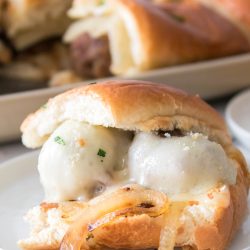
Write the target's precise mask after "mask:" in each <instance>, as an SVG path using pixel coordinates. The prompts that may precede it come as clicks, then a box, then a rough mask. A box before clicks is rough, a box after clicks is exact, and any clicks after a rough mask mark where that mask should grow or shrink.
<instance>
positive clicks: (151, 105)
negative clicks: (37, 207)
mask: <svg viewBox="0 0 250 250" xmlns="http://www.w3.org/2000/svg"><path fill="white" fill-rule="evenodd" d="M68 119H72V120H78V121H83V122H87V123H90V124H93V125H102V126H105V127H114V128H119V129H124V130H131V131H155V130H160V129H161V130H174V129H180V130H182V131H186V132H191V131H192V132H201V133H203V134H205V135H207V136H208V137H209V138H211V139H212V140H215V141H217V142H219V143H220V144H222V145H224V146H226V145H230V144H231V139H230V136H229V135H228V132H227V129H226V125H225V123H224V121H223V119H222V117H221V116H220V115H219V114H218V113H217V112H216V111H215V110H214V109H213V108H211V107H210V106H209V105H207V104H206V103H205V102H204V101H202V100H201V99H200V98H199V97H198V96H191V95H188V94H186V93H185V92H182V91H180V90H177V89H174V88H171V87H168V86H166V85H163V84H154V83H151V82H143V81H136V80H124V81H118V80H114V81H107V82H102V83H97V84H93V85H88V86H83V87H80V88H76V89H73V90H70V91H67V92H65V93H63V94H61V95H58V96H56V97H55V98H53V99H51V100H49V102H48V103H47V104H46V105H45V106H43V107H42V108H40V109H39V110H38V111H36V112H35V113H34V114H31V115H29V116H28V117H27V118H26V119H25V121H24V122H23V124H22V125H21V131H22V133H23V136H22V139H23V143H24V144H25V145H26V146H27V147H31V148H36V147H39V146H41V145H42V144H43V143H44V142H45V141H46V140H47V138H48V136H49V135H50V134H51V133H52V132H53V131H54V130H55V129H56V128H57V127H58V126H59V125H60V124H61V123H62V122H63V121H65V120H68Z"/></svg>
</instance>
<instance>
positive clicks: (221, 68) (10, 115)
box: [0, 53, 250, 143]
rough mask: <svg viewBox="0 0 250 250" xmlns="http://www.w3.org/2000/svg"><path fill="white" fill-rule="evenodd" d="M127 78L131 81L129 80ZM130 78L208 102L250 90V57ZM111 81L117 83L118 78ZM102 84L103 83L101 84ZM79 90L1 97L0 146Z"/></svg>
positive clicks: (43, 90) (59, 89) (33, 92)
mask: <svg viewBox="0 0 250 250" xmlns="http://www.w3.org/2000/svg"><path fill="white" fill-rule="evenodd" d="M120 78H121V77H120ZM123 78H125V77H123ZM126 78H127V79H129V77H126ZM130 78H133V79H138V80H149V81H154V82H161V83H166V84H170V85H172V86H174V87H177V88H181V89H184V90H186V91H187V92H189V93H192V94H199V95H200V96H201V97H203V98H206V99H208V98H213V97H218V96H221V95H225V94H229V93H232V92H234V91H237V90H240V89H242V88H244V87H246V86H250V53H248V54H244V55H238V56H232V57H227V58H223V59H217V60H210V61H204V62H198V63H191V64H185V65H179V66H173V67H168V68H162V69H158V70H153V71H148V72H145V73H142V74H138V75H136V76H133V77H130ZM109 79H115V77H113V78H109ZM101 80H103V79H99V80H98V81H101ZM94 81H95V80H91V81H90V82H94ZM87 83H88V82H85V83H83V84H87ZM77 86H80V85H79V84H76V85H69V86H64V87H57V88H50V89H41V90H34V91H27V92H21V93H16V94H10V95H3V96H0V117H1V122H0V143H1V142H4V141H9V140H13V139H17V138H18V137H19V136H20V131H19V126H20V124H21V122H22V120H23V119H24V117H26V116H27V114H29V113H30V112H33V111H35V110H36V109H37V108H38V107H40V106H41V105H42V104H44V103H45V102H46V101H47V100H48V98H50V97H52V96H54V95H56V94H58V93H61V92H63V91H65V90H67V89H69V88H72V87H77Z"/></svg>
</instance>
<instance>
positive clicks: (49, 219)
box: [19, 80, 249, 250]
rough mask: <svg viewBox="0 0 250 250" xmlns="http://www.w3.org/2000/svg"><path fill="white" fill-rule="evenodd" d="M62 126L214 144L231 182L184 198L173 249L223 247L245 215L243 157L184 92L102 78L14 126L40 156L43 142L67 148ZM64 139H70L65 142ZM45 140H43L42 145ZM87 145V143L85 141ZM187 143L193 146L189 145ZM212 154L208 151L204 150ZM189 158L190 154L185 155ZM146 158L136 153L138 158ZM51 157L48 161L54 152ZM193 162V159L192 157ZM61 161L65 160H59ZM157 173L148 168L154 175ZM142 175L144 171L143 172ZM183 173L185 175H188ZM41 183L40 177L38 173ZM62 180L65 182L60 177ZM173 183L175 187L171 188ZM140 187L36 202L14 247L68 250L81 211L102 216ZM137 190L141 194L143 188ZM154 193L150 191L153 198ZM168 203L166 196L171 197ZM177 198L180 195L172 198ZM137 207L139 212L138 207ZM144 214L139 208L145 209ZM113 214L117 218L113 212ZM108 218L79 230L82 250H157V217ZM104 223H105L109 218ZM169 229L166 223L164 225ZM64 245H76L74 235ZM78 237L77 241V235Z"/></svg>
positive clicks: (210, 112) (211, 113) (208, 111)
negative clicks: (77, 198) (231, 176)
mask: <svg viewBox="0 0 250 250" xmlns="http://www.w3.org/2000/svg"><path fill="white" fill-rule="evenodd" d="M67 121H71V122H73V123H77V124H80V123H84V124H85V125H84V126H94V127H96V128H98V126H101V127H102V129H104V128H105V129H109V130H110V129H115V130H116V129H118V130H124V131H127V132H129V131H130V133H132V134H134V135H135V137H136V136H137V135H138V134H140V133H145V134H150V135H152V136H154V137H155V136H156V135H157V134H158V136H161V137H159V138H162V140H171V138H175V140H178V138H183V136H184V137H185V136H189V135H190V133H191V136H192V134H193V133H194V134H195V133H199V135H200V136H202V138H204V140H206V141H207V143H215V144H216V145H217V147H220V148H221V150H222V151H223V152H224V153H223V154H225V157H226V159H227V161H228V162H230V164H232V165H231V166H233V168H234V169H235V171H236V172H235V173H236V176H235V178H236V179H235V182H234V184H233V183H231V184H230V183H226V182H223V181H222V183H218V186H215V187H214V188H212V189H211V190H209V191H208V192H205V193H201V194H200V195H198V196H195V195H193V194H191V193H189V196H188V197H189V198H188V203H187V205H186V206H185V208H184V209H183V211H182V213H181V216H180V218H179V222H180V224H179V226H177V225H176V227H177V229H178V230H177V231H176V232H177V233H176V235H175V236H176V237H175V246H179V247H188V249H198V250H205V249H213V250H223V249H226V247H227V246H228V245H229V244H230V242H231V239H232V238H233V236H234V235H235V233H236V231H237V230H238V228H239V226H240V225H241V223H242V220H243V219H244V215H245V214H246V209H247V194H248V189H249V172H248V170H247V166H246V162H245V160H244V157H243V155H242V154H241V153H240V152H239V151H238V150H237V149H236V148H235V147H234V146H233V144H232V140H231V137H230V135H229V133H228V131H227V127H226V124H225V122H224V120H223V118H222V117H221V116H220V115H219V114H218V113H217V112H216V111H215V110H214V109H213V108H211V107H210V106H209V105H207V104H206V103H205V102H203V101H202V100H201V99H200V98H199V97H198V96H191V95H188V94H186V93H185V92H183V91H181V90H177V89H174V88H171V87H168V86H166V85H162V84H154V83H151V82H142V81H136V80H133V81H126V80H124V81H107V82H103V83H97V84H92V85H88V86H85V87H80V88H77V89H74V90H71V91H68V92H65V93H64V94H61V95H59V96H57V97H55V98H53V99H51V100H50V101H49V102H48V103H47V104H46V105H45V106H44V107H43V108H41V109H39V110H38V111H37V112H35V113H34V114H31V115H30V116H28V117H27V118H26V120H25V121H24V122H23V124H22V126H21V131H22V133H23V136H22V139H23V143H24V144H25V145H26V146H28V147H31V148H36V147H40V146H42V145H43V144H44V146H43V149H42V152H45V150H48V149H49V148H47V149H46V147H48V145H52V146H53V145H55V147H57V150H66V147H70V148H71V147H72V145H73V146H74V145H75V143H73V141H74V136H75V135H76V133H74V136H73V134H72V136H73V137H72V136H70V137H69V135H70V134H69V133H68V132H69V131H68V130H69V128H67V131H68V132H67V137H64V135H63V134H62V133H63V132H65V133H66V131H65V129H66V127H64V128H63V127H62V126H65V125H63V124H65V122H67ZM58 128H59V129H60V131H61V134H59V135H60V136H61V137H60V138H59V139H60V140H61V141H60V144H59V145H58V143H55V142H54V143H52V141H53V140H54V139H53V136H54V135H55V134H56V133H55V134H53V133H54V132H55V131H59V130H58ZM85 128H87V127H85ZM110 131H111V130H110ZM51 135H52V137H51ZM162 136H163V137H162ZM135 137H134V138H135ZM48 138H49V139H48ZM66 138H70V143H69V141H68V139H66ZM77 138H78V137H77ZM77 138H76V139H77ZM155 138H156V137H155ZM163 138H164V139H163ZM63 139H65V141H64V140H63ZM48 140H49V141H50V142H49V143H47V141H48ZM72 140H73V141H72ZM83 140H84V141H85V144H82V143H81V145H82V146H83V147H85V146H86V147H87V145H88V141H87V139H86V138H83ZM133 140H134V139H133ZM159 140H160V139H159ZM93 141H94V140H91V143H92V142H93ZM100 141H101V138H99V137H98V143H99V142H100ZM137 142H138V141H137ZM170 142H171V141H170ZM132 143H133V142H132ZM144 143H146V142H144ZM67 144H68V146H67ZM144 145H146V144H144ZM192 145H193V146H192V147H195V144H192ZM74 147H75V146H74ZM118 148H120V147H119V146H117V150H118ZM132 149H133V148H132V147H131V148H130V153H133V152H131V150H132ZM51 150H52V148H50V150H49V151H47V152H56V151H51ZM154 150H156V148H154ZM154 150H151V151H148V154H149V153H150V154H151V153H153V152H154ZM157 150H158V149H157ZM183 150H184V151H185V150H186V149H183ZM62 152H64V151H62ZM65 152H66V151H65ZM70 152H71V153H72V152H73V151H72V150H71V149H70V151H67V154H69V153H70ZM212 152H213V151H210V153H212ZM216 152H217V151H216ZM167 153H168V152H166V154H167ZM191 153H192V151H190V154H191ZM206 153H207V152H206ZM217 153H218V154H220V153H219V152H217ZM148 154H146V155H145V154H144V158H145V157H147V156H148ZM181 154H182V153H180V155H179V156H181ZM212 154H213V153H212ZM142 156H143V155H142ZM53 157H55V155H54V154H53ZM63 157H64V156H63ZM72 157H73V155H72ZM86 157H87V156H86ZM215 157H216V156H215ZM195 158H197V159H198V158H199V157H198V155H197V157H195ZM53 159H55V158H53ZM70 159H71V158H70ZM40 161H41V159H40ZM63 162H66V161H64V159H63ZM55 164H57V163H56V162H54V165H53V166H51V167H52V168H55ZM208 164H209V163H208ZM59 166H60V168H59V169H60V171H66V170H65V168H66V169H67V166H65V165H62V164H59ZM130 167H131V166H130ZM138 167H139V166H138ZM201 167H202V166H201ZM216 168H220V166H217V165H216V166H215V165H213V166H211V169H216ZM69 169H70V170H69ZM69 169H68V170H67V171H74V170H73V169H74V167H73V165H71V167H70V168H69ZM174 169H175V170H176V171H178V170H177V169H178V167H177V166H174ZM135 170H136V169H134V171H135ZM40 171H41V169H40ZM51 171H52V169H51ZM53 171H54V170H53ZM157 171H159V170H157ZM157 171H156V170H155V173H156V172H157ZM146 172H147V169H146V168H145V174H146ZM40 173H42V172H40ZM86 173H87V172H86ZM51 174H52V172H51ZM158 174H159V175H160V176H161V174H162V176H163V174H164V173H163V171H162V172H161V174H160V173H158ZM189 174H190V177H191V176H192V171H191V172H190V173H189ZM227 174H228V172H227V173H225V176H226V175H227ZM151 175H154V173H152V174H151ZM43 178H45V177H44V175H43ZM64 182H65V184H66V182H67V180H64ZM75 183H78V182H75ZM43 184H44V183H43ZM179 184H180V183H178V182H176V185H177V186H178V185H179ZM76 185H78V184H76ZM221 185H222V186H221ZM149 187H150V186H149ZM141 188H142V187H140V188H137V187H134V186H131V187H130V188H122V189H119V188H118V189H117V190H118V191H111V192H110V193H105V192H104V193H102V194H100V195H99V196H98V197H96V198H94V199H92V200H90V201H89V202H86V201H85V202H83V201H82V202H80V201H78V202H77V201H65V202H59V203H58V202H55V203H49V202H46V203H42V204H41V205H40V206H37V207H35V208H33V209H31V210H30V212H29V213H28V215H27V219H28V221H29V222H30V223H31V224H32V229H31V234H30V237H29V238H28V239H26V240H22V241H20V242H19V245H20V246H21V248H22V249H59V248H60V245H61V247H62V246H63V248H61V249H69V248H67V247H66V248H64V247H65V244H64V243H65V241H66V240H67V239H69V238H70V237H71V236H72V232H73V235H74V230H77V229H76V228H77V225H78V224H77V223H78V221H81V220H82V219H84V216H86V215H85V213H87V211H89V210H88V209H87V208H88V207H89V209H92V210H93V212H94V213H95V212H96V213H98V209H103V210H104V211H105V207H106V206H109V204H110V203H112V202H114V201H116V200H117V199H118V197H122V196H119V195H123V193H124V195H125V196H126V195H127V194H128V193H129V192H132V193H133V192H135V194H136V193H137V192H138V197H140V194H141V190H143V189H141ZM115 190H116V188H115ZM149 190H150V189H149ZM151 191H152V190H151ZM151 191H150V192H151ZM143 192H144V191H143ZM145 192H148V191H147V190H145ZM152 192H154V191H152ZM112 195H113V196H112ZM158 195H159V194H155V196H158ZM116 198H117V199H116ZM168 198H169V199H170V200H171V199H172V200H173V199H174V198H173V196H171V195H169V197H168ZM179 199H180V200H181V199H182V198H180V197H179ZM143 206H145V207H147V206H146V205H145V203H144V205H143ZM148 208H149V207H148ZM145 209H146V210H147V208H145ZM101 211H102V210H101ZM100 213H101V212H100ZM117 213H118V214H119V212H117ZM111 214H112V213H111ZM111 214H109V215H105V214H103V215H102V216H104V217H102V216H100V217H98V219H97V221H96V220H95V219H93V220H91V219H90V220H91V222H89V223H90V224H87V225H88V227H87V229H86V230H87V231H88V232H89V234H88V237H86V235H85V234H84V235H79V236H80V238H81V237H86V242H85V243H84V244H85V247H86V244H88V243H90V244H91V242H92V243H93V241H90V242H89V240H90V239H92V240H94V243H95V244H96V245H95V246H98V247H100V248H105V247H108V248H112V249H124V248H125V249H148V248H158V247H159V240H160V234H161V232H162V228H163V227H164V221H165V219H164V217H163V215H158V216H150V214H148V213H147V212H145V213H141V214H133V213H132V214H126V215H124V216H122V215H120V216H117V217H116V216H115V217H112V216H111ZM167 214H168V212H167ZM167 214H166V215H167ZM90 215H91V213H90ZM105 216H106V217H105ZM110 216H111V217H110ZM110 218H112V219H111V220H109V219H110ZM93 225H94V228H95V226H97V228H96V229H94V230H92V229H93V228H92V226H93ZM170 225H171V224H167V226H169V227H170ZM78 226H79V225H78ZM85 226H86V225H85ZM165 226H166V225H165ZM84 228H85V227H84ZM71 240H73V241H77V239H74V237H73V238H71ZM84 240H85V238H83V241H84ZM92 246H93V245H92ZM92 246H89V247H90V248H91V247H92ZM71 249H72V248H71ZM73 249H78V248H73ZM83 249H85V248H83Z"/></svg>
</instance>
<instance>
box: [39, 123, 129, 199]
mask: <svg viewBox="0 0 250 250" xmlns="http://www.w3.org/2000/svg"><path fill="white" fill-rule="evenodd" d="M130 143H131V140H130V136H129V134H128V133H127V132H124V131H119V130H115V129H114V130H112V129H107V128H104V127H101V126H91V125H89V124H86V123H81V122H77V121H66V122H64V123H63V124H62V125H61V126H59V127H58V128H57V129H56V130H55V131H54V133H53V134H52V135H51V136H50V138H49V139H48V140H47V142H46V143H45V144H44V146H43V148H42V151H41V153H40V156H39V160H38V170H39V173H40V179H41V183H42V185H43V187H44V189H45V195H46V201H50V202H59V201H65V200H89V199H90V198H92V197H94V196H96V195H98V194H101V193H102V192H103V191H104V189H105V188H106V187H108V186H112V185H115V184H116V183H117V182H118V181H122V180H123V179H124V178H126V176H127V174H126V168H125V165H126V157H127V151H128V147H129V145H130Z"/></svg>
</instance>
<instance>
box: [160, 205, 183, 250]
mask: <svg viewBox="0 0 250 250" xmlns="http://www.w3.org/2000/svg"><path fill="white" fill-rule="evenodd" d="M186 206H187V202H173V203H171V205H170V206H169V209H168V211H167V212H166V213H165V214H164V225H163V228H162V230H161V235H160V244H159V248H158V250H173V249H174V246H175V241H176V236H177V230H178V227H179V225H180V216H181V214H182V211H183V209H184V208H185V207H186Z"/></svg>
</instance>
